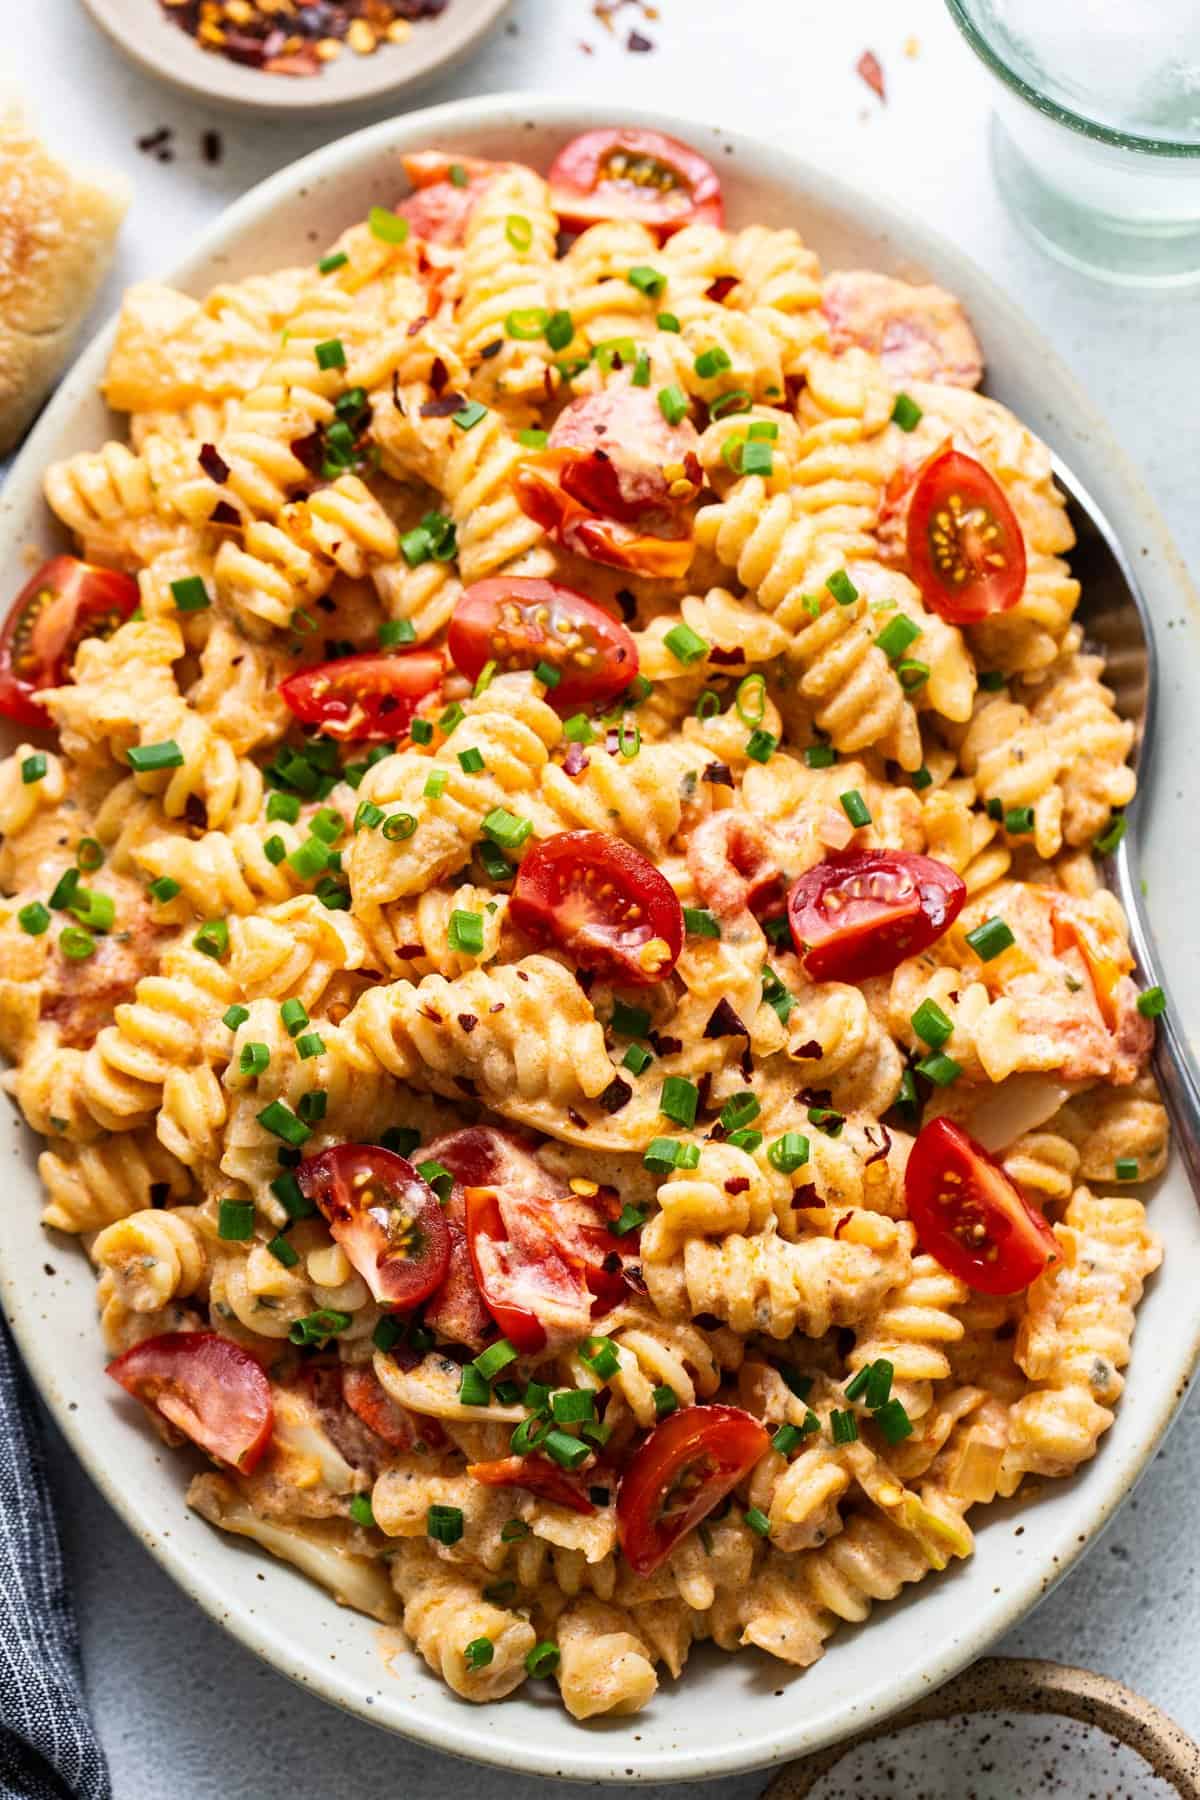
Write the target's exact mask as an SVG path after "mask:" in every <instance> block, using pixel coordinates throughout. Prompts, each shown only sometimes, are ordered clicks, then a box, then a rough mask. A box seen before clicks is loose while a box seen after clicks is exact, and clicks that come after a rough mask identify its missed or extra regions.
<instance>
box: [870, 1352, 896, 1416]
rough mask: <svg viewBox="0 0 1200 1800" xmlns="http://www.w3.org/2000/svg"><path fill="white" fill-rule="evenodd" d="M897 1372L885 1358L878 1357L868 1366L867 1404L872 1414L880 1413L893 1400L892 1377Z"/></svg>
mask: <svg viewBox="0 0 1200 1800" xmlns="http://www.w3.org/2000/svg"><path fill="white" fill-rule="evenodd" d="M895 1373H896V1371H895V1368H894V1366H893V1365H892V1364H891V1363H890V1362H889V1361H888V1360H887V1358H886V1357H885V1356H879V1357H876V1359H875V1361H874V1362H873V1363H868V1364H867V1392H866V1402H867V1405H868V1406H869V1407H870V1409H871V1411H872V1412H878V1411H879V1410H880V1408H881V1407H884V1406H886V1405H887V1403H888V1400H889V1399H890V1398H891V1392H892V1377H893V1376H894V1375H895Z"/></svg>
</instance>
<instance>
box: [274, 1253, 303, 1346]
mask: <svg viewBox="0 0 1200 1800" xmlns="http://www.w3.org/2000/svg"><path fill="white" fill-rule="evenodd" d="M267 1249H268V1250H269V1251H270V1252H271V1255H272V1256H273V1257H274V1258H275V1261H276V1262H278V1263H282V1264H283V1266H284V1268H285V1269H294V1268H295V1266H296V1264H297V1263H298V1262H299V1261H300V1253H299V1251H297V1250H294V1249H293V1248H292V1246H291V1244H289V1243H288V1241H287V1239H286V1238H285V1237H273V1238H272V1239H271V1241H270V1243H269V1244H268V1245H267ZM294 1329H295V1327H293V1330H294Z"/></svg>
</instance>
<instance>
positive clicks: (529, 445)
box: [517, 425, 550, 450]
mask: <svg viewBox="0 0 1200 1800" xmlns="http://www.w3.org/2000/svg"><path fill="white" fill-rule="evenodd" d="M517 442H518V444H521V445H523V446H524V448H525V449H526V450H544V449H545V448H546V445H547V444H548V443H549V442H550V433H549V432H548V431H539V430H538V429H537V428H536V427H534V426H532V425H529V426H526V427H525V429H524V430H523V431H518V433H517Z"/></svg>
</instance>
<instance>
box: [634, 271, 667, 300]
mask: <svg viewBox="0 0 1200 1800" xmlns="http://www.w3.org/2000/svg"><path fill="white" fill-rule="evenodd" d="M625 279H626V281H627V282H628V283H629V285H630V287H635V288H636V289H637V291H638V293H639V294H645V295H646V297H647V299H650V300H657V299H658V296H659V295H660V294H661V293H662V291H663V289H664V288H665V287H666V285H667V278H666V276H665V275H663V274H661V273H660V271H659V270H658V269H652V268H650V267H649V265H648V264H646V263H638V264H636V266H635V267H634V268H632V269H630V271H629V273H628V274H627V275H626V277H625Z"/></svg>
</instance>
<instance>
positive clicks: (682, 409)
mask: <svg viewBox="0 0 1200 1800" xmlns="http://www.w3.org/2000/svg"><path fill="white" fill-rule="evenodd" d="M658 405H659V410H660V411H661V413H662V416H663V418H664V419H665V420H666V421H667V424H668V425H678V424H680V423H681V421H682V420H684V419H686V418H687V414H688V403H687V396H686V394H685V393H684V391H683V389H682V388H681V387H679V386H677V385H676V384H675V383H672V385H671V386H670V387H665V388H660V389H659V391H658Z"/></svg>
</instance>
